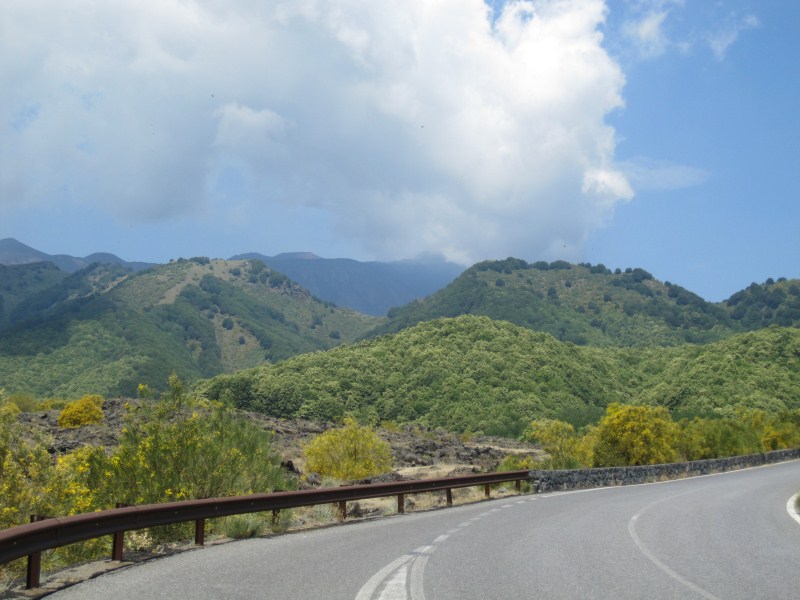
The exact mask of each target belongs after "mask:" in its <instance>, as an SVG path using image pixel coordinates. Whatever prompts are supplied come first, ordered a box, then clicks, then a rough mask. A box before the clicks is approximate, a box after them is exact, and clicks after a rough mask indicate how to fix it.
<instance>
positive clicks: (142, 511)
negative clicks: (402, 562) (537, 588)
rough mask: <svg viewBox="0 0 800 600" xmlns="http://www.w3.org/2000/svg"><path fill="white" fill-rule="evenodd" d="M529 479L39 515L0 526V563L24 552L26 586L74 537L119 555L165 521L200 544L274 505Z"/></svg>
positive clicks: (471, 478)
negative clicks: (228, 522)
mask: <svg viewBox="0 0 800 600" xmlns="http://www.w3.org/2000/svg"><path fill="white" fill-rule="evenodd" d="M529 478H530V472H529V471H507V472H501V473H482V474H478V475H466V476H462V477H443V478H439V479H421V480H416V481H394V482H389V483H373V484H361V485H352V486H342V487H337V488H323V489H316V490H300V491H294V492H274V493H270V494H252V495H249V496H231V497H227V498H209V499H205V500H184V501H181V502H169V503H164V504H145V505H141V506H125V507H121V508H113V509H109V510H101V511H98V512H93V513H84V514H80V515H71V516H68V517H49V518H41V520H36V521H35V522H31V523H29V524H27V525H19V526H17V527H11V528H8V529H4V530H0V564H4V563H7V562H11V561H12V560H17V559H19V558H23V557H25V556H27V557H28V576H27V581H26V586H27V587H28V588H34V587H39V565H40V560H41V558H40V557H41V552H42V551H43V550H49V549H52V548H58V547H60V546H66V545H68V544H73V543H75V542H82V541H85V540H90V539H94V538H98V537H102V536H104V535H112V536H114V543H113V549H112V557H111V558H112V560H122V551H123V540H124V533H125V532H126V531H132V530H136V529H145V528H148V527H155V526H158V525H170V524H173V523H183V522H187V521H195V543H196V544H198V545H202V544H203V542H204V537H205V520H206V519H211V518H216V517H226V516H230V515H238V514H244V513H252V512H266V511H272V513H273V517H274V516H276V515H277V514H278V512H279V511H280V510H283V509H287V508H298V507H301V506H314V505H317V504H338V508H339V520H341V521H343V520H344V518H345V515H346V504H347V502H349V501H354V500H366V499H368V498H383V497H387V496H397V511H398V512H400V513H402V512H404V498H405V495H406V494H419V493H424V492H434V491H441V490H444V491H445V492H446V494H447V495H446V498H447V505H448V506H449V505H452V502H453V499H452V494H451V490H453V489H456V488H463V487H472V486H478V485H483V486H484V494H485V497H486V498H489V497H490V486H491V485H492V484H496V483H508V482H512V481H513V482H515V484H516V488H517V490H518V491H519V489H520V486H521V483H522V481H524V480H527V479H529Z"/></svg>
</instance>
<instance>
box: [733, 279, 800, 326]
mask: <svg viewBox="0 0 800 600" xmlns="http://www.w3.org/2000/svg"><path fill="white" fill-rule="evenodd" d="M725 306H726V307H727V308H728V310H729V311H730V315H731V318H732V319H733V320H734V321H736V322H737V323H739V324H740V326H741V327H743V328H745V329H750V330H752V329H760V328H763V327H769V326H770V325H773V324H774V325H780V326H781V327H800V281H799V280H797V279H785V278H781V279H778V281H777V282H776V281H773V280H772V279H767V281H766V282H765V283H763V284H761V285H759V284H758V283H752V284H750V285H749V286H748V287H747V288H746V289H744V290H742V291H741V292H737V293H736V294H734V295H733V296H731V297H730V298H729V299H728V300H727V301H726V302H725Z"/></svg>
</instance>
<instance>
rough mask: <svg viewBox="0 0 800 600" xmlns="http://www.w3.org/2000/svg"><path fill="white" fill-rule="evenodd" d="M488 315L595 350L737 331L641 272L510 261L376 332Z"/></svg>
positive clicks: (707, 307) (694, 299)
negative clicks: (471, 315)
mask: <svg viewBox="0 0 800 600" xmlns="http://www.w3.org/2000/svg"><path fill="white" fill-rule="evenodd" d="M462 314H476V315H486V316H488V317H492V318H493V319H501V320H505V321H510V322H511V323H515V324H517V325H521V326H523V327H527V328H529V329H533V330H536V331H544V332H547V333H550V334H551V335H553V336H554V337H556V338H557V339H560V340H563V341H568V342H573V343H576V344H580V345H593V346H652V345H661V346H665V345H675V344H683V343H686V342H709V341H714V340H719V339H722V338H724V337H726V336H729V335H731V334H732V333H734V332H735V331H737V327H736V326H735V324H734V322H733V321H732V319H731V317H730V315H729V313H728V311H726V310H725V309H724V308H723V307H722V306H719V305H716V304H712V303H710V302H706V301H705V300H703V299H702V298H700V297H699V296H697V295H695V294H693V293H691V292H689V291H688V290H685V289H683V288H682V287H680V286H677V285H673V284H670V283H662V282H660V281H657V280H655V279H654V278H653V276H652V275H651V274H650V273H648V272H647V271H645V270H643V269H626V270H625V271H624V272H623V271H620V270H617V271H616V272H612V271H611V270H609V269H607V268H606V267H604V266H603V265H596V266H591V265H573V264H570V263H567V262H563V261H557V262H553V263H546V262H537V263H533V264H529V263H527V262H525V261H523V260H519V259H514V258H509V259H506V260H502V261H485V262H482V263H478V264H476V265H474V266H472V267H470V268H469V269H468V270H467V271H465V272H464V273H463V274H462V275H460V276H459V277H458V278H457V279H456V280H455V281H454V282H453V283H451V284H450V285H448V286H447V287H446V288H444V289H442V290H439V291H438V292H436V293H434V294H433V295H431V296H429V297H428V298H425V299H424V300H420V301H417V302H412V303H410V304H408V305H406V306H404V307H401V308H398V309H393V310H391V311H390V312H389V321H388V322H387V323H385V324H383V325H381V326H379V327H378V329H377V330H376V331H374V332H373V334H382V333H389V332H396V331H399V330H401V329H403V328H405V327H409V326H412V325H414V324H416V323H419V322H422V321H428V320H430V319H434V318H438V317H455V316H458V315H462Z"/></svg>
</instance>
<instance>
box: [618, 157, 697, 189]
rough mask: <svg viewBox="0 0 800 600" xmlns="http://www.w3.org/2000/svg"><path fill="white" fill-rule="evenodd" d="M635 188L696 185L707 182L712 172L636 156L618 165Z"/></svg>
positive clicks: (678, 187) (681, 187) (669, 187)
mask: <svg viewBox="0 0 800 600" xmlns="http://www.w3.org/2000/svg"><path fill="white" fill-rule="evenodd" d="M618 167H619V169H620V171H621V172H622V173H624V174H625V179H626V181H629V182H630V184H631V185H632V186H633V188H634V189H635V190H636V191H638V192H642V191H646V190H653V191H666V190H678V189H683V188H688V187H694V186H696V185H701V184H703V183H705V182H706V181H707V180H708V179H709V178H710V177H711V174H710V173H709V172H708V171H706V170H705V169H700V168H698V167H691V166H687V165H680V164H676V163H673V162H670V161H664V160H654V159H651V158H644V157H636V158H631V159H629V160H626V161H623V162H621V163H619V165H618Z"/></svg>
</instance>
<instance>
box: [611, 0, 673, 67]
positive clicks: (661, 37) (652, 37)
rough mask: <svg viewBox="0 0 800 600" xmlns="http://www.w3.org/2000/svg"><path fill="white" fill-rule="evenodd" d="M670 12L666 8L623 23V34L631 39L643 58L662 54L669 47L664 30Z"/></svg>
mask: <svg viewBox="0 0 800 600" xmlns="http://www.w3.org/2000/svg"><path fill="white" fill-rule="evenodd" d="M668 14H669V13H668V12H667V11H664V10H660V11H653V12H649V13H647V14H645V15H643V16H641V17H640V18H639V19H636V20H630V21H626V22H625V23H624V24H623V26H622V32H623V34H624V35H625V36H627V37H628V38H629V39H631V41H632V42H633V43H634V45H635V46H636V48H637V50H638V53H639V55H640V56H641V57H642V58H644V59H647V58H655V57H657V56H661V55H662V54H664V52H666V50H667V48H668V47H669V44H670V42H669V40H668V39H667V35H666V33H665V32H664V21H665V20H666V18H667V15H668Z"/></svg>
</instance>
